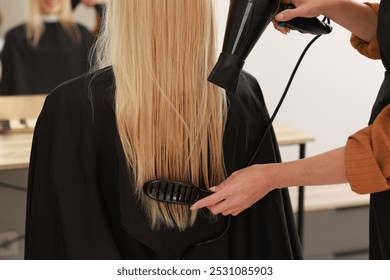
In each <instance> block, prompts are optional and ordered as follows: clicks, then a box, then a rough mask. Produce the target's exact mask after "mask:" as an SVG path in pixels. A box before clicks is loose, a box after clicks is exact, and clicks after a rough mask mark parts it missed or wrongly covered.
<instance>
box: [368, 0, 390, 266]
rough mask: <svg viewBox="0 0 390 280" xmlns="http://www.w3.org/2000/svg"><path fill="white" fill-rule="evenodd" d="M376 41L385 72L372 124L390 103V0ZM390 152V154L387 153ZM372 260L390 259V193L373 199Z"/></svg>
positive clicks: (383, 5) (383, 6)
mask: <svg viewBox="0 0 390 280" xmlns="http://www.w3.org/2000/svg"><path fill="white" fill-rule="evenodd" d="M377 38H378V43H379V48H380V52H381V59H382V62H383V65H384V66H385V69H386V72H385V76H384V80H383V83H382V86H381V88H380V90H379V93H378V96H377V99H376V101H375V104H374V106H373V109H372V113H371V118H370V124H371V123H372V122H373V121H374V120H375V118H376V117H377V115H378V114H379V113H380V112H381V111H382V109H383V108H385V107H386V106H387V105H389V104H390V73H389V71H390V0H382V1H381V3H380V7H379V14H378V30H377ZM387 152H388V153H390V151H387ZM369 257H370V259H387V260H389V259H390V191H384V192H379V193H374V194H371V196H370V253H369Z"/></svg>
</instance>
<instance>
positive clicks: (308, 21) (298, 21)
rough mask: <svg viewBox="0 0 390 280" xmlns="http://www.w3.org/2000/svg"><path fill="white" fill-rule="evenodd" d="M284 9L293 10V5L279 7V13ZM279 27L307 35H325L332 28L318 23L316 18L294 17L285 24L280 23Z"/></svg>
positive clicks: (324, 23) (321, 22) (323, 23)
mask: <svg viewBox="0 0 390 280" xmlns="http://www.w3.org/2000/svg"><path fill="white" fill-rule="evenodd" d="M286 9H295V6H294V5H291V4H287V5H281V7H280V9H279V12H280V11H283V10H286ZM279 25H280V26H285V27H288V28H290V29H291V30H297V31H299V32H301V33H309V34H313V35H325V34H329V33H330V32H332V26H330V25H329V24H327V23H326V22H323V21H320V20H319V19H318V18H316V17H313V18H304V17H296V18H293V19H291V20H289V21H286V22H280V23H279Z"/></svg>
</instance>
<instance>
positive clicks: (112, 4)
mask: <svg viewBox="0 0 390 280" xmlns="http://www.w3.org/2000/svg"><path fill="white" fill-rule="evenodd" d="M106 13H107V15H106V17H107V20H105V23H104V25H103V28H102V30H101V34H100V35H99V36H98V43H97V49H98V51H97V57H98V66H99V67H98V68H102V67H105V66H108V65H112V67H113V71H114V75H115V85H116V96H115V112H116V121H117V128H118V132H119V136H120V139H121V143H122V146H123V150H124V153H125V156H126V159H127V162H128V167H129V170H131V172H133V175H134V178H135V190H134V191H135V193H136V195H137V197H138V198H139V200H140V202H141V204H142V205H143V206H144V208H145V211H146V213H147V214H148V216H149V218H150V222H151V226H152V228H158V227H160V226H161V225H165V226H166V227H168V228H178V229H180V230H184V229H186V228H188V227H190V226H192V225H193V224H194V221H195V219H196V216H197V215H198V213H197V212H196V211H191V210H190V209H189V207H188V206H179V205H172V204H171V205H169V204H165V203H159V202H156V201H153V200H151V199H149V198H147V197H146V196H145V195H144V194H143V193H142V187H143V184H144V183H145V182H146V181H148V180H152V179H156V178H157V179H170V180H176V181H183V182H193V183H194V184H196V185H198V186H205V187H206V188H209V187H211V186H213V185H215V184H218V183H219V182H221V181H222V180H223V179H224V178H225V169H224V159H223V148H222V144H223V131H224V125H225V119H226V112H227V105H226V96H225V93H224V92H222V91H221V90H220V89H219V88H217V87H216V86H214V85H212V84H211V83H208V82H207V76H208V74H209V72H210V71H211V69H212V67H213V66H214V63H215V61H216V57H215V54H216V48H215V39H216V38H215V32H214V18H213V6H212V0H196V1H187V0H112V1H108V3H107V11H106Z"/></svg>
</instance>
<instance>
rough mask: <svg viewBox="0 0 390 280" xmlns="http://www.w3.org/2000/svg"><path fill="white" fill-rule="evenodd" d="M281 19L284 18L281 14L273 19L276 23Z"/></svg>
mask: <svg viewBox="0 0 390 280" xmlns="http://www.w3.org/2000/svg"><path fill="white" fill-rule="evenodd" d="M283 18H284V15H283V14H277V15H276V16H275V19H276V20H277V21H281V20H282V19H283Z"/></svg>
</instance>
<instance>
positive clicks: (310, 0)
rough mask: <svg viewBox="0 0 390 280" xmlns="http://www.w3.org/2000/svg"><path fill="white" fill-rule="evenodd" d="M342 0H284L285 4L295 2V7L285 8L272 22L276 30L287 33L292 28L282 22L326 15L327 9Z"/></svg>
mask: <svg viewBox="0 0 390 280" xmlns="http://www.w3.org/2000/svg"><path fill="white" fill-rule="evenodd" d="M339 1H340V0H294V1H291V0H282V3H283V4H293V5H294V6H295V9H285V10H283V11H281V12H279V13H277V14H276V15H275V18H274V19H273V21H272V23H273V25H274V27H275V29H276V30H278V31H280V32H282V33H283V34H287V33H288V32H289V31H290V29H289V28H287V27H282V26H280V25H279V23H280V22H285V21H289V20H291V19H293V18H296V17H306V18H311V17H317V16H319V15H325V14H326V10H327V9H328V8H329V7H330V6H333V5H335V3H337V2H339Z"/></svg>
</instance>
